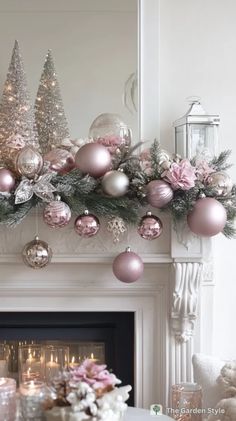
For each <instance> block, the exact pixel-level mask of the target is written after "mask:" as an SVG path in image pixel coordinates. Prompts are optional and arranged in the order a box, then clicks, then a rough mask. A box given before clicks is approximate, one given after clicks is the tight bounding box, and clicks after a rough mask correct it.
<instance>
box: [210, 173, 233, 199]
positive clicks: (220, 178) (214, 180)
mask: <svg viewBox="0 0 236 421" xmlns="http://www.w3.org/2000/svg"><path fill="white" fill-rule="evenodd" d="M207 185H208V186H210V187H211V188H213V189H214V191H215V193H216V194H217V196H228V195H229V194H230V193H231V190H232V188H233V181H232V179H231V178H230V176H229V175H228V174H227V173H225V172H224V171H218V172H213V173H212V174H210V175H209V177H208V179H207Z"/></svg>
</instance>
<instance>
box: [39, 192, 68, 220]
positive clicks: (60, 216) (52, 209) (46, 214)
mask: <svg viewBox="0 0 236 421" xmlns="http://www.w3.org/2000/svg"><path fill="white" fill-rule="evenodd" d="M70 219H71V210H70V208H69V206H68V205H67V204H66V203H65V202H62V201H61V198H60V196H57V198H56V200H53V201H52V202H50V203H49V204H48V205H47V206H46V207H45V208H44V211H43V220H44V222H45V224H47V225H48V226H49V227H51V228H62V227H65V226H66V225H67V224H69V222H70Z"/></svg>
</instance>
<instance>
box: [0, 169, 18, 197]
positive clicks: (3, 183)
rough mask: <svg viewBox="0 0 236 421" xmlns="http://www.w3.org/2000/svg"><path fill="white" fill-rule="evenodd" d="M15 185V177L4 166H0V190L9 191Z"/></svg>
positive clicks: (2, 191)
mask: <svg viewBox="0 0 236 421" xmlns="http://www.w3.org/2000/svg"><path fill="white" fill-rule="evenodd" d="M14 186H15V177H14V176H13V174H12V172H11V171H9V170H7V169H6V168H0V192H1V193H10V191H11V190H12V189H13V187H14Z"/></svg>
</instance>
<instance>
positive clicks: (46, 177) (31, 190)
mask: <svg viewBox="0 0 236 421" xmlns="http://www.w3.org/2000/svg"><path fill="white" fill-rule="evenodd" d="M53 176H54V174H53V173H46V174H43V175H40V176H39V177H37V178H36V179H35V180H28V179H27V178H23V179H22V181H21V182H20V184H19V186H18V187H17V189H16V191H15V204H16V205H19V204H20V203H25V202H28V200H30V199H31V198H32V197H33V195H34V194H35V195H36V196H38V197H40V199H42V200H43V201H44V202H51V201H52V200H54V194H53V192H55V191H56V189H55V187H54V186H53V185H52V184H51V179H52V177H53Z"/></svg>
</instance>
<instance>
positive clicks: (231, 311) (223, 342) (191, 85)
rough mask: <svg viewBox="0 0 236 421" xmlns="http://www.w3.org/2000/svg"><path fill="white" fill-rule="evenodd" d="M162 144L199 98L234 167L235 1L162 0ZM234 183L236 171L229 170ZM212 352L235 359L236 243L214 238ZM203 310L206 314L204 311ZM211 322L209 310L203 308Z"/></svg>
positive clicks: (170, 143)
mask: <svg viewBox="0 0 236 421" xmlns="http://www.w3.org/2000/svg"><path fill="white" fill-rule="evenodd" d="M160 2H161V5H160V8H161V28H160V40H161V41H160V47H161V52H160V74H161V78H160V86H161V140H162V143H165V145H167V146H168V147H169V148H170V149H173V147H174V143H173V129H172V127H171V124H172V122H173V121H174V120H175V119H176V118H178V117H180V116H182V115H183V114H184V113H185V111H186V110H187V107H188V103H187V102H186V98H187V97H188V96H190V95H198V96H200V97H201V98H202V103H203V105H204V106H205V108H206V109H207V110H208V111H209V112H210V113H219V114H220V117H221V131H220V133H221V141H220V149H221V150H223V149H232V156H231V161H232V162H234V163H236V141H235V137H236V131H235V122H236V25H235V22H236V2H235V0H224V1H222V0H160ZM231 175H232V177H233V178H234V181H235V182H236V167H234V168H233V169H231ZM213 242H214V258H215V261H214V265H215V280H216V288H215V309H214V332H213V333H214V335H213V336H214V341H213V353H214V354H215V355H219V356H221V357H223V358H231V357H232V358H233V357H234V358H236V332H235V328H234V324H235V320H236V240H231V241H229V240H226V239H225V238H224V237H223V236H222V235H219V236H218V237H217V238H215V239H214V241H213ZM203 311H204V310H203ZM205 314H206V318H207V308H205Z"/></svg>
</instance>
